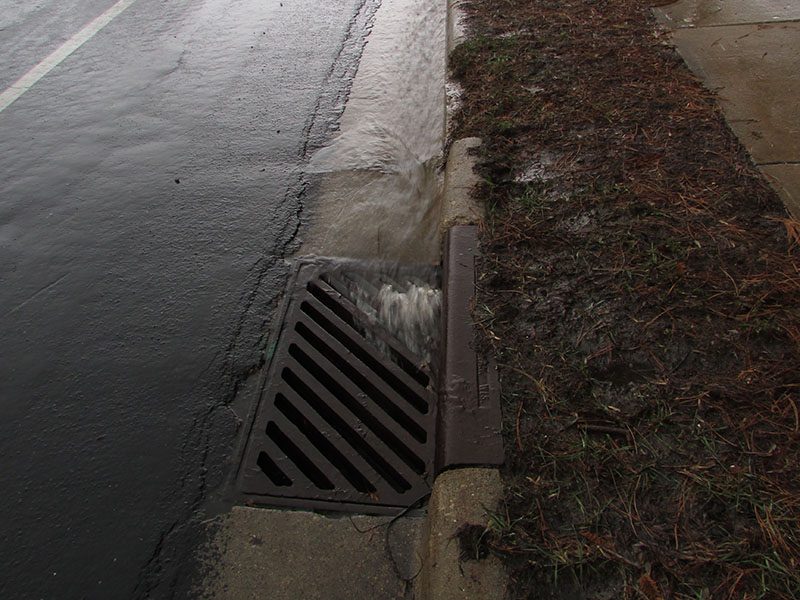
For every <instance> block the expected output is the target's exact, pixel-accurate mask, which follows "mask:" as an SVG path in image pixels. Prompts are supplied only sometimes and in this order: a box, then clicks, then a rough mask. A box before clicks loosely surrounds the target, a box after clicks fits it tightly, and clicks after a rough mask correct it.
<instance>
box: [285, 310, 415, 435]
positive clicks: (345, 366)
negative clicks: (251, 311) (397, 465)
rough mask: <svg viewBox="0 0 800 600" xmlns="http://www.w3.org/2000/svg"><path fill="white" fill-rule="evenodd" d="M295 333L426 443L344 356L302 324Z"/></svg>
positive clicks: (388, 413) (404, 417)
mask: <svg viewBox="0 0 800 600" xmlns="http://www.w3.org/2000/svg"><path fill="white" fill-rule="evenodd" d="M295 331H297V333H298V334H300V337H302V338H303V339H304V340H305V341H306V342H308V343H309V344H310V345H311V346H312V347H313V348H314V349H315V350H316V351H317V352H319V353H320V354H321V355H322V356H324V357H325V358H327V359H328V361H329V362H330V363H331V364H332V365H333V366H334V367H336V369H337V370H338V371H339V372H341V373H342V374H343V375H345V376H346V377H347V378H348V379H349V380H350V381H352V382H353V383H355V384H356V385H357V386H358V387H359V388H360V389H361V390H362V391H363V392H364V393H365V394H366V395H367V396H368V397H369V398H370V400H372V401H373V402H374V403H375V404H377V405H378V406H379V407H380V409H381V410H382V411H383V412H385V413H386V414H387V415H389V416H390V417H391V418H392V419H394V420H395V422H396V423H397V424H399V425H400V426H401V427H402V428H403V429H405V430H406V431H407V432H408V433H409V434H411V436H412V437H413V438H414V439H415V440H417V441H418V442H419V443H420V444H424V443H425V442H426V441H427V433H426V432H425V430H424V429H423V428H422V427H421V426H420V425H419V424H418V423H417V422H416V421H414V420H413V419H412V418H411V417H410V416H409V415H408V414H407V413H406V412H404V411H403V410H402V409H401V408H400V407H398V406H397V404H395V403H394V402H392V401H391V399H390V398H389V397H388V396H387V395H386V394H384V393H383V392H382V391H381V390H379V389H378V387H377V386H376V385H375V384H373V383H372V382H371V381H370V380H369V379H367V378H366V377H364V375H363V374H361V373H359V372H358V370H357V369H356V368H355V367H354V366H353V365H351V364H350V363H349V362H348V361H347V359H346V358H344V356H342V355H341V354H339V353H337V352H336V351H334V350H333V349H332V348H331V347H330V346H329V345H328V344H326V343H325V342H324V341H323V340H322V339H321V338H320V337H319V336H317V335H316V334H315V333H314V332H313V331H311V329H309V328H308V327H307V326H306V325H305V324H304V323H302V322H301V323H297V325H296V326H295Z"/></svg>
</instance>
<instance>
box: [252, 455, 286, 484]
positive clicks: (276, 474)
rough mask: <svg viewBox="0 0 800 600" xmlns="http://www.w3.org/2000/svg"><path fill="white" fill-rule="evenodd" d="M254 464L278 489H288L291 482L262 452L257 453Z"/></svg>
mask: <svg viewBox="0 0 800 600" xmlns="http://www.w3.org/2000/svg"><path fill="white" fill-rule="evenodd" d="M256 464H257V465H258V466H259V467H260V468H261V471H262V472H263V473H264V475H266V476H267V477H269V480H270V481H271V482H272V483H274V484H275V485H277V486H278V487H289V486H291V485H292V480H291V479H289V477H287V475H286V473H284V472H283V471H281V468H280V467H279V466H278V465H277V464H275V461H274V460H272V459H271V458H270V457H269V454H267V453H266V452H264V451H263V450H262V451H261V452H259V453H258V460H257V461H256Z"/></svg>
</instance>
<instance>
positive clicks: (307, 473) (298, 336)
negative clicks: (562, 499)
mask: <svg viewBox="0 0 800 600" xmlns="http://www.w3.org/2000/svg"><path fill="white" fill-rule="evenodd" d="M439 278H440V274H439V271H438V270H437V269H433V268H429V269H417V270H414V269H410V268H409V269H402V268H397V267H395V268H394V269H393V270H392V271H389V270H388V269H385V268H376V267H374V266H373V267H372V268H370V267H367V266H364V265H362V264H359V263H355V262H346V261H332V260H316V261H308V262H302V263H299V264H298V266H297V268H296V271H295V276H294V280H293V284H292V285H290V289H289V295H288V297H287V300H286V301H285V303H284V319H283V326H282V329H281V331H280V332H279V334H278V338H277V340H276V342H275V345H274V355H273V357H272V359H271V362H270V366H269V371H268V375H267V383H266V386H265V389H264V391H263V393H262V396H261V402H260V404H259V407H258V409H257V411H256V414H255V417H254V419H253V423H252V428H251V430H250V436H249V438H248V441H247V443H246V446H245V450H244V455H243V458H242V463H241V465H240V469H239V474H238V478H237V489H238V492H239V493H240V494H241V495H243V496H244V499H245V500H246V501H247V502H248V503H250V504H263V505H276V506H294V507H298V508H312V509H330V510H348V509H351V508H352V509H356V510H360V511H366V512H384V511H387V510H393V509H396V508H399V507H407V506H411V505H413V504H415V503H416V502H417V501H419V500H420V499H421V498H423V497H424V496H426V495H427V494H428V493H429V491H430V485H431V481H432V475H433V460H434V439H433V437H434V430H435V423H436V414H435V413H436V393H435V391H434V390H435V389H436V386H435V384H434V381H433V379H434V373H433V372H432V370H431V368H430V367H429V365H430V362H431V353H434V352H435V351H436V349H435V345H436V344H437V342H438V340H437V336H438V331H439V323H438V310H439V308H438V304H437V302H438V301H440V299H441V298H440V293H439V291H438V287H439V281H438V279H439ZM420 295H422V296H424V297H422V298H420ZM415 302H416V304H415V305H414V306H412V309H413V310H409V304H410V303H411V304H414V303H415ZM420 303H422V305H423V306H422V308H421V310H420V306H419V304H420ZM403 310H405V311H406V312H405V313H404V312H403ZM409 313H411V317H409ZM401 325H402V327H401ZM401 340H402V341H401ZM410 348H413V350H411V349H410Z"/></svg>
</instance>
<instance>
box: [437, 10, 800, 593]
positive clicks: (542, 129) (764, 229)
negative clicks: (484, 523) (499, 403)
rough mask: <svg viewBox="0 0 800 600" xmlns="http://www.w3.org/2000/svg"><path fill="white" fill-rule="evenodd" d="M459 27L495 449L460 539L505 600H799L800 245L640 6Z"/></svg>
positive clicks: (474, 18)
mask: <svg viewBox="0 0 800 600" xmlns="http://www.w3.org/2000/svg"><path fill="white" fill-rule="evenodd" d="M465 8H466V10H467V12H468V15H469V20H468V25H469V30H470V36H469V38H468V39H467V41H466V42H464V43H463V44H461V45H460V46H458V47H457V48H456V49H455V50H454V52H453V54H452V56H451V65H452V75H453V76H454V77H455V78H457V79H458V80H459V82H460V83H461V85H462V87H463V90H464V93H463V98H462V101H463V106H462V108H461V110H460V112H459V113H458V114H457V116H456V121H455V129H454V131H453V136H454V137H466V136H479V137H482V138H483V139H484V140H485V143H484V146H483V148H482V150H481V152H482V154H481V156H480V172H481V175H482V180H483V183H482V184H481V185H480V186H479V189H478V190H477V191H476V193H477V194H478V196H479V197H480V198H481V199H482V201H483V202H484V203H485V206H486V218H485V220H484V225H483V227H482V243H483V246H484V251H485V257H484V261H483V264H482V266H481V273H480V277H479V287H480V290H479V299H478V300H479V301H478V303H477V306H476V312H475V318H476V321H477V323H478V325H479V328H480V330H481V331H482V335H481V342H480V343H481V344H482V346H483V349H484V350H485V351H486V352H489V353H491V354H493V355H494V356H495V357H496V359H497V361H498V363H499V365H500V369H501V377H502V386H503V410H504V436H505V444H506V448H507V465H506V467H505V470H504V477H505V483H506V486H507V491H506V501H505V507H504V510H503V511H502V514H497V515H491V526H490V528H489V530H488V531H487V532H485V535H478V536H476V538H475V539H476V540H478V541H479V542H480V544H483V545H484V546H485V547H486V548H488V549H490V550H491V551H493V552H496V553H498V554H499V555H501V556H503V557H504V559H505V560H506V562H507V564H508V565H509V566H510V568H511V572H512V585H511V590H510V592H511V593H510V595H511V597H514V598H528V597H536V598H648V599H649V600H655V599H657V598H681V599H683V598H799V597H800V568H799V567H800V565H798V561H800V478H799V477H798V472H800V471H799V470H798V467H800V465H799V464H798V462H799V461H798V456H799V455H798V437H800V416H799V415H798V404H800V390H799V389H798V388H799V387H800V377H799V376H798V375H799V374H800V308H799V307H798V298H800V271H798V267H797V254H798V251H797V245H798V233H799V232H800V226H799V225H798V223H797V222H796V221H794V220H792V219H791V218H790V217H789V216H788V215H787V213H786V211H785V209H784V208H783V206H782V204H781V203H780V201H779V199H778V198H777V196H776V195H775V193H774V192H773V191H772V190H771V189H770V188H769V187H768V185H766V183H765V182H764V179H763V177H762V176H761V174H760V172H759V171H758V170H757V169H756V167H755V166H754V165H753V164H752V162H751V160H750V158H749V156H748V155H747V153H746V151H745V150H744V149H743V148H742V147H741V145H740V144H739V142H738V141H737V139H736V138H735V136H733V134H732V133H731V132H730V130H729V128H728V127H727V125H726V123H725V121H724V119H723V117H722V115H721V113H720V109H719V106H718V104H717V102H716V99H715V98H714V96H713V95H712V94H710V93H709V92H708V91H707V90H705V89H704V88H703V87H702V85H701V84H700V83H699V82H698V81H697V80H696V78H695V77H694V76H693V75H692V74H691V73H690V72H689V71H688V70H687V69H686V67H685V66H684V64H683V62H682V61H681V59H680V58H679V57H678V56H677V55H676V53H675V52H674V50H673V49H672V48H671V47H670V46H669V45H668V44H667V43H666V38H665V36H664V35H663V34H662V33H660V32H659V31H658V29H657V28H656V26H655V24H654V23H653V21H652V18H651V16H650V9H649V7H648V6H647V5H645V4H643V3H641V2H635V1H631V0H607V1H601V0H559V1H555V0H481V1H480V2H477V1H473V2H471V3H467V4H466V7H465ZM476 543H477V542H476ZM476 553H480V550H479V549H476Z"/></svg>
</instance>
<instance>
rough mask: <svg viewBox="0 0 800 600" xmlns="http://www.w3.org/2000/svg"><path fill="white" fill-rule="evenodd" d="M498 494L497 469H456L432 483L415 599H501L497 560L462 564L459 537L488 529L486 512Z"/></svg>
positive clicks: (501, 578) (503, 580)
mask: <svg viewBox="0 0 800 600" xmlns="http://www.w3.org/2000/svg"><path fill="white" fill-rule="evenodd" d="M502 495H503V486H502V483H501V481H500V472H499V471H498V470H497V469H493V468H465V469H454V470H452V471H446V472H444V473H442V474H441V475H439V477H437V478H436V481H435V482H434V485H433V492H432V493H431V499H430V502H429V504H428V515H427V517H426V520H425V524H424V525H423V533H422V539H423V547H422V565H423V566H422V571H421V572H420V574H419V580H418V584H417V587H416V594H415V596H416V599H417V600H451V599H452V600H463V599H470V598H475V599H481V600H492V599H497V600H499V599H500V598H503V596H504V595H505V588H506V580H507V577H506V573H505V569H504V567H503V565H502V563H501V562H500V560H499V559H498V558H497V557H489V558H486V559H483V560H462V558H461V544H460V542H459V540H458V538H457V535H458V532H459V530H460V529H461V528H462V527H463V526H464V525H467V524H470V525H482V526H486V525H487V523H488V517H487V515H486V511H487V510H491V511H493V510H494V509H495V508H496V507H497V506H498V504H499V503H500V500H501V499H502Z"/></svg>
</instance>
